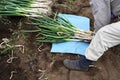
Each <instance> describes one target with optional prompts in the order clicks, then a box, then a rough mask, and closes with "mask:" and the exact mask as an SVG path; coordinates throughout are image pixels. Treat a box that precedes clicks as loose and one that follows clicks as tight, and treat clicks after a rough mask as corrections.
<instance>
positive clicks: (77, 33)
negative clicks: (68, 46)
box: [24, 14, 93, 43]
mask: <svg viewBox="0 0 120 80" xmlns="http://www.w3.org/2000/svg"><path fill="white" fill-rule="evenodd" d="M37 15H39V16H40V17H39V18H37V17H30V18H29V19H30V22H29V23H28V24H30V25H32V26H34V27H36V30H24V32H36V33H38V34H37V36H36V40H37V41H38V42H51V43H52V42H65V41H73V40H80V41H81V40H91V38H92V34H93V32H91V31H83V30H79V29H78V28H77V27H75V26H74V25H72V24H71V23H70V22H69V21H68V20H67V19H65V18H62V17H60V16H55V17H54V18H50V17H48V16H47V15H43V14H37Z"/></svg>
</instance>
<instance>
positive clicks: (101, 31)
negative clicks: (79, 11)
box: [97, 26, 108, 34]
mask: <svg viewBox="0 0 120 80" xmlns="http://www.w3.org/2000/svg"><path fill="white" fill-rule="evenodd" d="M107 27H108V26H105V27H102V28H101V29H99V30H98V32H97V34H104V33H105V32H106V31H107V29H108V28H107Z"/></svg>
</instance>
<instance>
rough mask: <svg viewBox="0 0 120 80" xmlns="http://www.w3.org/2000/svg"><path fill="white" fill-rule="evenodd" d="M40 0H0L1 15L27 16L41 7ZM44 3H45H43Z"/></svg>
mask: <svg viewBox="0 0 120 80" xmlns="http://www.w3.org/2000/svg"><path fill="white" fill-rule="evenodd" d="M40 3H41V4H42V2H41V1H39V0H0V16H26V15H30V14H32V12H36V10H34V9H35V8H37V9H38V8H40V7H39V6H40V5H39V4H40ZM43 5H44V4H43Z"/></svg>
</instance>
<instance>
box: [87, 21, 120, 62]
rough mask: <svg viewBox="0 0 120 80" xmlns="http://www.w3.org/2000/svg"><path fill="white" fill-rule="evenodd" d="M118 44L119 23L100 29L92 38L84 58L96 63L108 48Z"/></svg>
mask: <svg viewBox="0 0 120 80" xmlns="http://www.w3.org/2000/svg"><path fill="white" fill-rule="evenodd" d="M118 44H120V21H119V22H117V23H113V24H110V25H107V26H105V27H102V28H101V29H100V30H99V31H98V32H97V33H96V35H95V36H94V38H93V40H92V41H91V43H90V45H89V47H88V48H87V50H86V53H85V56H86V58H87V59H89V60H92V61H97V60H98V59H99V58H100V57H101V56H102V55H103V54H104V52H105V51H106V50H108V48H111V47H113V46H116V45H118Z"/></svg>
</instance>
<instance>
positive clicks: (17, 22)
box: [0, 0, 120, 80]
mask: <svg viewBox="0 0 120 80" xmlns="http://www.w3.org/2000/svg"><path fill="white" fill-rule="evenodd" d="M52 9H53V11H54V12H58V13H66V14H75V15H80V16H86V17H89V18H90V19H91V30H94V28H93V22H94V19H93V15H92V11H91V8H90V6H89V2H88V0H75V2H73V3H70V2H69V0H54V1H53V7H52ZM3 19H4V20H3ZM26 21H27V20H25V19H24V18H19V17H9V18H8V17H6V18H0V42H1V39H2V38H12V39H14V42H12V44H14V45H24V49H25V52H24V53H22V52H21V50H20V49H19V48H16V49H14V50H13V56H14V57H17V58H15V59H13V61H12V63H8V62H7V60H8V59H9V58H10V56H11V55H12V52H11V51H8V52H6V53H4V54H2V55H0V80H10V78H11V80H120V63H119V62H120V49H119V48H120V46H116V47H113V48H111V49H109V50H108V51H107V52H105V54H104V55H103V56H102V57H101V58H100V59H99V60H98V61H97V62H94V63H93V64H94V65H96V68H90V70H89V71H88V72H81V71H69V70H68V69H66V68H65V67H64V65H63V63H62V62H63V60H64V59H66V58H69V59H79V58H80V56H79V55H72V54H59V53H56V54H54V53H50V49H51V44H48V43H41V44H38V43H36V41H35V34H32V33H31V34H25V35H24V36H23V33H22V32H20V30H22V29H31V27H30V26H29V25H25V24H24V22H26ZM21 22H22V23H23V24H21ZM12 72H15V73H13V76H12V74H11V73H12Z"/></svg>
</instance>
